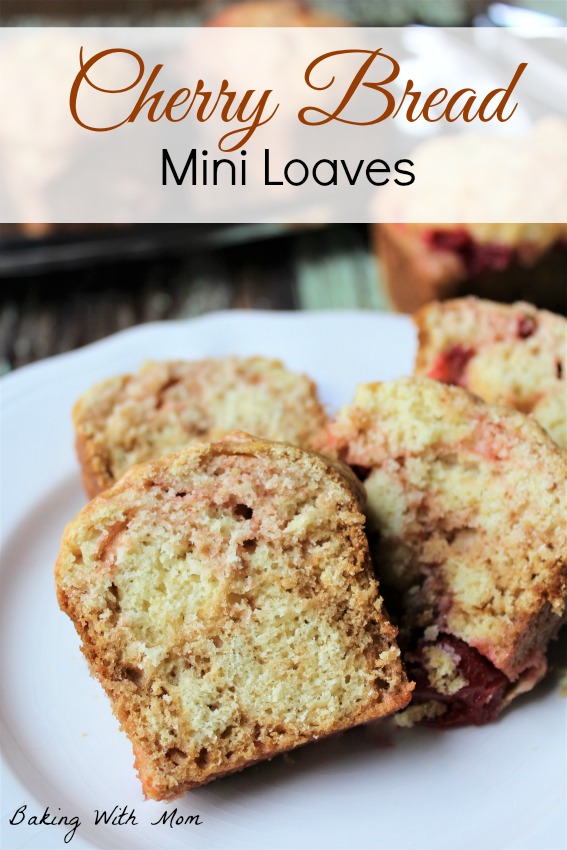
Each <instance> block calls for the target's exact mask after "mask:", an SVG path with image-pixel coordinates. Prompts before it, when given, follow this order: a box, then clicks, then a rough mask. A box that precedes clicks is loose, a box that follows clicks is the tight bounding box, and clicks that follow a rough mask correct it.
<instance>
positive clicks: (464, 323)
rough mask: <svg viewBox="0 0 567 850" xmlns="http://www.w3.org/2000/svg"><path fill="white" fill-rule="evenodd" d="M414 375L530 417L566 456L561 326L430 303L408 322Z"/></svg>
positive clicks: (546, 317) (543, 315) (500, 309)
mask: <svg viewBox="0 0 567 850" xmlns="http://www.w3.org/2000/svg"><path fill="white" fill-rule="evenodd" d="M414 320H415V323H416V325H417V327H418V330H419V350H418V354H417V361H416V373H417V374H419V375H427V376H429V377H432V378H436V379H437V380H443V381H445V382H446V383H455V384H459V385H460V386H463V387H465V388H466V389H468V390H470V392H472V393H474V394H475V395H477V396H479V397H480V398H482V399H484V401H487V402H490V403H494V404H502V405H506V406H509V407H513V408H515V409H516V410H520V411H521V412H522V413H528V414H531V415H532V416H533V417H534V418H535V419H536V420H537V421H538V422H539V423H540V425H542V426H543V427H544V428H545V430H546V431H547V432H548V433H549V434H550V436H551V437H552V438H553V439H554V440H555V442H556V443H557V444H558V445H559V446H561V447H562V448H567V320H566V319H565V318H564V317H563V316H558V315H556V314H554V313H550V312H548V311H547V310H537V309H536V308H535V307H534V306H532V305H531V304H526V303H523V302H518V303H516V304H497V303H495V302H493V301H486V300H482V299H479V298H473V297H471V298H457V299H454V300H452V301H444V302H433V303H431V304H428V305H427V306H426V307H424V308H423V309H422V310H420V311H419V312H418V313H417V314H416V316H415V317H414Z"/></svg>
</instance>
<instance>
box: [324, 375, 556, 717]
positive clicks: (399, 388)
mask: <svg viewBox="0 0 567 850" xmlns="http://www.w3.org/2000/svg"><path fill="white" fill-rule="evenodd" d="M325 448H326V450H327V451H328V452H331V453H334V454H335V455H336V456H338V457H340V458H341V459H343V460H345V461H346V462H348V463H349V464H351V465H352V466H353V467H354V469H355V471H356V472H357V473H358V475H359V477H360V478H361V479H363V480H364V485H365V489H366V494H367V511H368V531H369V535H370V540H371V549H373V551H374V554H375V556H376V563H377V570H378V574H379V577H380V582H381V588H382V592H383V593H384V597H385V599H386V604H387V605H388V608H389V610H390V611H391V613H392V614H393V616H394V618H395V619H396V618H397V619H398V622H399V625H400V643H401V646H402V651H403V652H404V660H405V661H406V664H407V667H408V675H409V676H410V678H413V679H414V680H415V681H416V691H415V696H414V699H413V702H412V705H411V706H410V708H409V709H408V713H407V714H406V715H405V720H406V722H409V721H411V720H418V719H422V720H426V721H428V722H429V723H432V724H435V725H439V726H452V725H461V724H466V723H476V724H480V723H484V722H487V721H489V720H491V719H493V718H494V717H496V716H497V715H498V713H499V712H500V711H501V709H502V708H503V707H504V706H505V705H507V704H508V703H509V702H510V700H511V699H512V698H513V697H515V696H516V695H517V694H519V693H521V692H522V691H526V690H529V689H530V688H532V687H533V685H534V684H535V683H536V682H537V681H538V680H539V679H540V678H541V677H542V676H543V675H544V673H545V671H546V658H545V651H546V647H547V644H548V641H549V640H550V639H551V638H553V637H555V636H556V634H557V632H558V630H559V628H560V626H561V624H562V623H563V622H564V621H565V613H566V587H567V528H566V524H565V495H566V481H567V459H566V456H565V454H564V453H563V452H562V451H561V450H560V449H559V448H558V447H557V446H556V445H555V443H554V442H553V441H552V440H551V439H550V438H549V436H548V435H547V434H546V433H545V432H544V431H543V429H542V428H541V427H540V426H539V425H538V424H537V422H535V421H534V420H532V419H531V418H529V417H527V416H525V415H524V414H522V413H519V412H517V411H515V410H511V409H508V408H503V407H495V406H491V405H487V404H485V403H484V402H482V401H480V400H479V399H476V398H475V397H474V396H472V395H470V394H469V393H468V392H466V391H465V390H464V389H462V388H460V387H453V386H447V385H445V384H442V383H439V382H437V381H433V380H430V379H428V378H406V379H400V380H397V381H393V382H391V383H384V384H366V385H362V386H360V387H359V388H358V390H357V392H356V395H355V398H354V401H353V403H352V405H350V406H349V407H345V408H344V409H343V410H341V411H340V412H339V414H338V416H337V418H336V420H335V421H334V422H332V423H331V424H330V426H329V429H328V434H327V438H326V441H325Z"/></svg>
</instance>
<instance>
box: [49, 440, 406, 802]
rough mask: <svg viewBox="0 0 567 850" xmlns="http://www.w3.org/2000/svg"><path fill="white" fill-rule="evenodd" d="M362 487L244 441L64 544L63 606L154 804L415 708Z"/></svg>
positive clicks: (89, 511) (131, 497) (81, 528)
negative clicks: (377, 575) (378, 573)
mask: <svg viewBox="0 0 567 850" xmlns="http://www.w3.org/2000/svg"><path fill="white" fill-rule="evenodd" d="M357 487H358V484H357V482H356V479H355V478H354V476H352V474H351V473H350V471H349V470H348V469H347V468H346V467H344V468H343V467H342V466H341V465H337V464H334V463H333V462H332V461H330V460H328V459H326V458H323V457H320V456H319V455H316V454H313V453H309V452H305V451H303V450H301V449H298V448H296V447H293V446H288V445H284V444H281V443H269V442H262V441H259V440H255V439H253V438H246V437H245V436H243V435H240V436H239V439H238V440H237V441H229V440H227V441H221V442H218V443H199V444H194V445H193V446H190V447H189V448H187V449H185V450H184V451H182V452H179V453H175V454H170V455H167V456H164V457H163V458H161V459H160V460H157V461H154V462H150V463H147V464H142V465H140V466H137V467H135V468H134V469H132V470H130V471H129V472H127V473H126V474H125V475H124V476H123V477H122V478H121V480H120V481H119V482H118V483H117V484H116V485H115V486H114V487H112V488H111V489H109V490H107V491H105V492H104V493H103V494H101V495H99V496H98V497H97V498H95V499H94V500H93V501H92V502H91V503H90V504H89V505H87V506H86V507H85V508H84V509H83V510H82V511H81V513H80V514H79V516H78V517H77V518H76V519H75V520H74V521H73V522H71V523H70V525H69V526H68V527H67V529H66V531H65V535H64V537H63V542H62V545H61V551H60V554H59V559H58V561H57V566H56V583H57V594H58V599H59V603H60V606H61V608H62V609H63V611H65V612H66V613H67V614H68V615H69V616H70V617H71V619H72V620H73V622H74V624H75V627H76V629H77V631H78V633H79V635H80V637H81V640H82V649H83V653H84V655H85V657H86V658H87V661H88V662H89V665H90V668H91V671H92V673H93V674H94V675H95V676H96V677H97V678H98V679H99V681H100V682H101V684H102V686H103V687H104V689H105V691H106V692H107V694H108V696H109V697H110V700H111V702H112V707H113V710H114V712H115V714H116V716H117V718H118V719H119V721H120V723H121V725H122V728H123V729H124V731H125V732H126V734H127V735H128V736H129V738H130V740H131V742H132V745H133V749H134V754H135V762H136V767H137V770H138V774H139V777H140V780H141V782H142V786H143V790H144V793H145V794H146V796H147V797H151V798H153V799H157V800H159V799H168V798H171V797H174V796H176V795H179V794H181V793H183V792H184V791H186V790H188V789H190V788H193V787H195V786H197V785H201V784H203V783H206V782H209V781H211V780H212V779H215V778H217V777H219V776H222V775H223V774H226V773H232V772H233V771H237V770H241V769H242V768H244V767H246V766H247V765H249V764H251V763H252V762H256V761H259V760H262V759H269V758H271V757H272V756H274V755H276V754H278V753H281V752H283V751H285V750H288V749H290V748H293V747H297V746H299V745H300V744H305V743H307V742H309V741H313V740H315V739H317V738H319V737H321V736H323V735H329V734H330V733H332V732H337V731H339V730H342V729H346V728H348V727H350V726H353V725H355V724H358V723H363V722H364V721H367V720H376V719H378V718H381V717H384V716H385V715H387V714H389V713H390V712H393V711H395V710H397V709H399V708H402V707H404V706H405V705H406V704H407V703H408V701H409V699H410V694H411V686H410V685H409V684H408V681H407V678H406V676H405V673H404V671H403V669H402V665H401V661H400V652H399V649H398V647H397V644H396V630H395V628H394V627H393V626H392V625H391V624H390V622H389V621H388V619H387V617H386V615H385V613H384V612H383V610H382V601H381V598H380V596H379V595H378V588H377V584H376V581H375V579H374V577H373V573H372V567H371V563H370V558H369V553H368V544H367V540H366V536H365V533H364V516H363V515H362V513H361V511H360V507H359V499H360V498H361V495H362V494H361V493H360V492H357Z"/></svg>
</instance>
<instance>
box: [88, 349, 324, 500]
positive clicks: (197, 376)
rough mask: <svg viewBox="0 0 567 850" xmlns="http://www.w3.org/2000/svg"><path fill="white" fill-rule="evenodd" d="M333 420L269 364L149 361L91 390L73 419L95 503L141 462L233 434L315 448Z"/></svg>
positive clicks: (297, 378) (295, 379)
mask: <svg viewBox="0 0 567 850" xmlns="http://www.w3.org/2000/svg"><path fill="white" fill-rule="evenodd" d="M326 419H327V417H326V415H325V411H324V409H323V407H322V405H321V403H320V401H319V399H318V397H317V390H316V387H315V384H314V383H313V381H311V380H310V379H309V378H308V377H307V376H305V375H297V374H294V373H293V372H290V371H288V370H287V369H286V368H285V367H284V365H283V364H282V363H281V362H280V361H279V360H270V359H268V358H265V357H248V358H239V357H224V358H219V359H212V358H210V359H206V360H200V361H183V360H174V361H167V362H161V363H158V362H148V363H146V364H145V365H144V366H142V368H141V369H140V370H139V371H138V372H137V373H136V374H132V375H123V376H117V377H114V378H109V379H108V380H105V381H102V382H101V383H99V384H97V385H96V386H94V387H92V388H91V389H90V390H88V391H87V392H86V393H85V394H84V395H83V396H82V397H81V398H80V399H79V401H78V402H77V404H76V405H75V409H74V412H73V422H74V425H75V434H76V449H77V455H78V457H79V461H80V463H81V468H82V474H83V483H84V486H85V489H86V491H87V494H88V495H89V496H91V497H92V496H95V495H96V494H97V493H100V492H101V491H102V490H105V489H106V488H107V487H110V486H111V485H112V484H114V482H115V481H117V480H118V479H119V478H120V476H121V475H123V473H124V472H125V471H126V470H127V469H129V468H130V467H131V466H134V465H135V464H137V463H142V462H143V461H146V460H153V459H155V458H158V457H160V456H161V455H163V454H166V453H167V452H173V451H178V450H180V449H182V448H184V447H185V446H186V445H188V444H189V443H191V442H192V441H194V440H208V439H218V438H220V437H222V435H223V434H226V433H228V432H230V431H235V430H241V431H245V432H247V433H249V434H254V436H256V437H261V438H262V439H268V440H277V441H282V442H289V443H292V444H294V445H298V446H300V447H302V448H306V449H310V448H312V447H313V445H314V442H315V439H316V436H317V435H318V433H319V431H320V429H321V428H322V427H323V425H324V424H325V422H326Z"/></svg>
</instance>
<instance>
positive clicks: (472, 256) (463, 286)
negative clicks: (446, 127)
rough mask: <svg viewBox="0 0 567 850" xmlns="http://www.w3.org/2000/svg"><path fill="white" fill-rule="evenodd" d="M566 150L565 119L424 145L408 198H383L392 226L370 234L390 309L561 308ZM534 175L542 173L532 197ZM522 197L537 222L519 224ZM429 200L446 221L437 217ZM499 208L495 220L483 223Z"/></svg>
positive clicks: (566, 245) (566, 244) (566, 251)
mask: <svg viewBox="0 0 567 850" xmlns="http://www.w3.org/2000/svg"><path fill="white" fill-rule="evenodd" d="M566 146H567V122H566V121H565V120H563V119H561V118H559V117H556V116H553V117H549V118H546V119H544V120H542V121H539V122H538V123H536V124H535V125H534V126H533V128H532V129H531V130H530V131H529V132H528V133H526V134H525V135H524V136H522V137H518V138H515V139H512V140H511V139H510V138H508V137H506V136H502V137H492V138H490V137H487V136H478V135H472V134H471V135H464V136H461V135H455V136H450V137H446V138H442V137H438V138H434V139H430V140H428V141H426V142H424V143H422V144H421V145H420V146H419V147H418V148H417V149H416V151H414V154H413V155H412V157H411V159H412V161H413V162H414V165H415V172H416V174H419V180H418V181H416V183H415V185H414V186H412V187H411V189H409V190H407V195H406V194H404V197H403V198H402V197H400V195H399V192H398V193H393V194H392V196H390V195H389V193H387V192H385V193H384V196H383V197H382V198H381V200H380V202H379V214H380V216H381V219H380V220H382V221H383V222H388V223H384V224H378V225H375V226H374V227H373V228H372V238H373V242H374V246H375V251H376V254H377V256H378V259H379V263H380V271H381V273H382V277H383V279H384V282H385V284H386V288H387V291H388V294H389V297H390V300H391V302H392V304H393V306H394V307H395V308H396V309H398V310H401V311H403V312H407V313H413V312H415V311H416V310H418V309H419V308H421V307H422V306H423V305H424V304H426V303H427V302H428V301H432V300H435V299H440V300H443V299H445V298H454V297H456V296H463V295H477V296H480V297H484V298H495V299H496V300H498V301H507V302H511V301H517V300H525V301H530V302H533V303H535V304H537V305H538V306H540V307H546V308H548V309H551V310H554V311H556V312H562V311H564V310H565V283H564V279H565V264H566V261H567V223H565V218H564V210H565V190H564V179H561V177H560V176H559V175H563V174H564V173H565V153H564V152H565V148H566ZM542 162H545V164H546V168H545V171H542V169H541V163H542ZM530 174H538V182H537V189H536V190H535V191H534V188H533V185H532V184H531V183H529V182H527V175H530ZM479 175H482V177H480V176H479ZM494 198H496V199H497V201H496V204H494V203H493V199H494ZM526 200H529V202H530V209H531V215H533V217H534V219H535V223H521V222H517V221H516V219H517V217H518V210H519V209H520V210H522V209H524V210H525V208H526ZM432 203H433V206H434V208H435V209H436V211H437V212H436V216H438V217H437V218H436V221H437V222H440V223H435V222H432V220H431V215H432V212H431V210H432ZM494 206H496V207H497V211H496V212H495V215H496V216H498V218H497V220H496V221H495V222H493V223H482V222H483V219H484V221H486V215H487V210H488V209H489V208H492V207H494ZM452 222H453V223H452Z"/></svg>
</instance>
